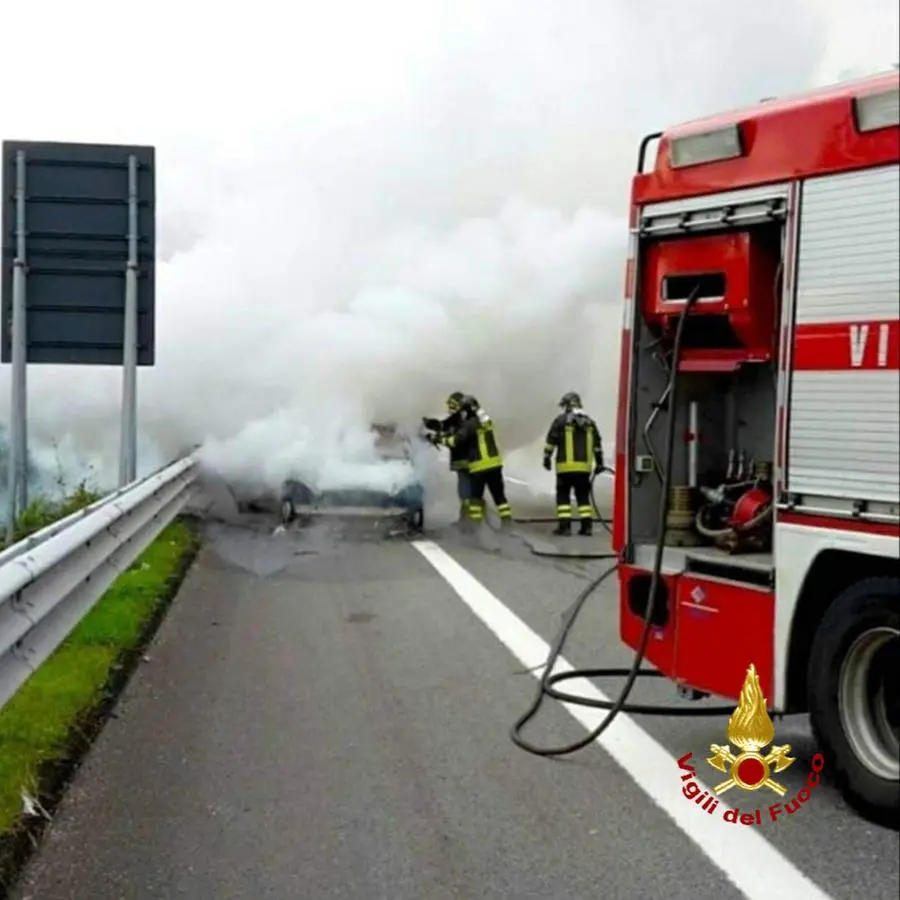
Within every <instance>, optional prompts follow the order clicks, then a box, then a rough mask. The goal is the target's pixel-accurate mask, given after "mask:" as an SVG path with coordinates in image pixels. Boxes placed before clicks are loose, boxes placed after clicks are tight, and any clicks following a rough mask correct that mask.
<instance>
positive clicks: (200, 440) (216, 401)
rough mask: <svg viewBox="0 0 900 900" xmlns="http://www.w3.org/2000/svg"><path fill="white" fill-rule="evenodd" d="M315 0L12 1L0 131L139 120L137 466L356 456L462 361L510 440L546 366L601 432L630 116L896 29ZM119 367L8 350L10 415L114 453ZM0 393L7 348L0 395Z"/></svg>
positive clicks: (755, 91) (660, 7)
mask: <svg viewBox="0 0 900 900" xmlns="http://www.w3.org/2000/svg"><path fill="white" fill-rule="evenodd" d="M324 6H325V5H324V4H320V3H315V4H312V3H310V4H303V3H295V4H293V5H291V6H290V7H285V6H283V5H281V4H278V5H275V4H271V5H269V4H267V3H266V2H257V3H255V4H254V5H253V8H252V14H251V12H250V10H249V9H247V10H246V11H245V10H243V9H241V11H240V12H239V13H229V12H227V11H226V10H224V9H217V11H216V14H215V15H214V16H213V17H212V18H210V16H209V13H208V9H209V7H208V5H207V4H200V3H190V2H181V3H179V4H178V5H177V6H175V5H174V4H171V3H165V2H163V3H158V4H156V5H155V6H154V9H153V12H152V16H153V18H152V19H148V18H147V16H146V14H145V13H142V12H137V11H135V12H131V11H130V10H129V9H126V8H123V7H122V6H121V4H114V5H113V4H110V3H105V2H90V0H86V2H83V3H81V4H79V5H78V7H77V10H73V9H71V8H69V7H66V6H63V5H62V4H59V9H58V10H56V9H54V10H53V11H52V15H50V16H48V15H47V12H48V10H47V9H46V5H44V6H43V7H42V8H41V11H40V12H39V13H38V12H37V11H35V12H28V11H23V12H22V13H20V15H21V17H22V18H24V19H29V18H37V17H38V15H40V18H41V20H42V21H43V22H46V21H48V19H52V20H53V21H54V23H55V27H56V30H55V31H54V32H53V33H52V34H51V35H50V37H49V38H48V41H47V44H46V49H45V50H44V51H42V52H43V53H44V54H45V55H44V57H43V61H42V63H41V65H40V66H32V67H30V68H29V67H27V66H26V67H25V69H23V61H22V60H21V59H19V58H18V57H19V56H20V55H21V54H22V53H24V52H26V51H25V49H24V45H22V46H21V47H20V45H18V44H16V43H11V44H10V45H9V46H7V48H6V49H5V50H4V53H3V55H2V57H0V68H2V70H3V72H4V74H5V75H6V76H7V77H6V83H7V84H13V83H15V82H16V77H14V76H16V73H18V72H21V71H24V70H28V71H30V72H33V73H34V74H32V75H30V76H29V79H34V81H31V80H30V81H29V85H30V87H31V88H32V93H30V94H29V95H28V99H27V101H26V100H19V99H18V95H17V94H16V93H14V92H8V93H7V95H6V96H5V98H4V104H3V107H2V109H0V126H2V131H3V134H4V136H6V137H9V138H16V139H31V140H39V139H50V140H54V139H55V140H84V141H109V142H116V141H121V142H134V143H141V142H146V143H152V144H155V145H156V147H157V165H158V174H157V179H158V183H157V194H158V217H159V226H158V230H159V263H158V275H157V310H158V326H157V338H158V351H157V360H158V363H157V365H156V367H154V368H153V369H152V370H147V371H141V373H140V376H139V392H140V397H139V409H140V423H141V430H142V441H141V452H142V458H141V461H140V462H141V469H142V470H145V471H146V470H148V469H150V468H153V467H154V466H156V465H158V464H160V463H161V462H162V461H164V460H165V459H167V458H171V456H173V455H174V454H176V453H179V452H183V451H184V450H185V449H187V448H189V447H192V446H195V445H198V444H199V445H203V446H204V453H205V457H206V459H207V460H208V462H209V463H210V465H212V466H214V467H215V468H217V469H218V470H219V471H220V472H222V473H223V474H225V475H226V476H227V477H229V478H238V479H239V478H241V477H252V478H254V479H256V480H262V481H264V482H265V483H267V484H268V485H269V486H272V487H275V486H277V483H278V482H279V481H280V480H281V479H282V478H283V477H284V476H285V475H286V474H288V473H289V472H291V471H296V470H298V468H299V469H301V470H302V471H303V472H304V473H306V476H307V477H309V478H310V479H312V480H314V481H318V482H320V483H322V484H325V485H340V483H341V482H342V481H347V480H350V481H359V480H360V479H362V480H363V481H366V482H371V481H372V479H374V478H376V477H378V476H376V475H375V474H373V472H374V471H375V470H374V469H373V468H372V465H371V463H372V462H373V461H374V450H373V449H372V445H371V441H370V440H369V436H368V431H367V429H368V425H369V423H370V422H371V421H373V420H378V421H398V422H400V423H401V424H406V425H411V426H415V424H416V423H417V422H418V417H419V416H421V415H422V414H439V413H440V412H441V410H442V408H443V400H444V398H445V397H446V394H447V393H448V392H449V391H451V390H455V389H462V390H467V391H471V392H473V393H475V394H476V396H477V397H478V398H479V400H480V401H481V402H482V404H483V405H484V406H485V407H486V408H487V409H488V411H489V412H490V413H491V414H492V415H493V416H494V417H495V419H496V421H497V424H498V429H499V436H500V440H501V443H502V445H503V448H504V449H505V450H507V451H511V450H513V449H514V448H528V447H530V446H531V445H533V443H534V442H535V441H536V440H537V439H539V438H540V437H541V435H542V432H543V430H544V429H545V427H546V425H547V422H548V420H549V418H550V417H551V416H552V415H553V413H554V412H555V402H556V400H557V399H558V396H559V395H560V394H561V393H563V392H564V391H567V390H578V391H580V392H581V394H582V397H583V399H584V401H585V405H586V406H587V407H588V408H589V410H590V411H592V412H593V414H594V415H595V416H596V417H597V419H598V421H599V423H600V425H601V429H602V431H603V432H604V435H605V436H606V438H607V440H611V439H612V425H613V421H614V404H615V392H616V378H617V360H618V344H619V338H618V331H619V327H620V298H621V290H622V278H623V269H624V250H625V246H626V239H627V226H626V212H627V196H628V188H629V179H630V176H631V174H632V167H633V164H634V157H635V152H636V147H637V144H638V142H639V140H640V137H641V135H642V134H644V133H647V132H650V131H654V130H658V129H659V128H660V127H664V126H665V125H667V124H671V123H674V122H677V121H680V120H684V119H687V118H690V117H693V116H698V115H703V114H706V113H708V112H710V111H713V110H716V109H719V108H727V107H729V106H736V105H741V104H744V103H752V102H755V101H756V100H758V99H759V98H761V97H764V96H772V95H778V94H784V93H788V92H791V91H795V90H797V89H801V88H804V87H806V86H808V85H811V84H813V83H816V82H821V81H825V80H830V79H833V78H834V77H835V76H837V75H839V74H841V73H842V72H844V71H845V70H847V69H848V68H850V67H852V66H858V65H859V64H860V61H863V62H864V63H865V65H866V67H867V68H883V67H884V66H885V65H887V64H890V63H891V62H892V61H893V59H892V58H891V54H892V53H893V48H894V47H895V46H896V44H897V20H898V14H897V11H896V9H895V7H894V4H893V3H890V4H889V3H887V2H882V0H878V2H877V3H876V2H873V3H871V4H869V7H868V10H867V15H866V16H862V15H861V14H860V13H859V10H858V9H856V7H851V6H850V4H849V3H847V2H840V3H836V2H830V3H826V2H824V0H794V2H790V0H758V2H756V3H754V4H743V5H740V6H734V5H729V4H721V3H715V2H706V0H683V2H681V3H679V4H675V5H672V4H663V3H649V2H647V0H643V2H642V0H607V2H604V3H598V2H596V0H566V2H560V3H557V4H551V3H546V2H538V0H518V2H515V3H513V2H508V0H490V2H489V0H454V2H438V0H416V2H412V0H409V2H400V0H395V2H388V0H384V2H381V3H378V4H370V3H364V2H357V3H351V2H349V0H348V2H332V3H331V4H329V5H328V8H327V10H326V9H324ZM851 9H852V10H853V12H852V16H851V14H850V10H851ZM876 9H877V10H878V11H879V12H878V13H877V14H876V13H875V10H876ZM132 16H133V17H134V22H133V23H129V21H128V20H129V18H130V17H132ZM287 16H290V18H286V17H287ZM845 16H846V18H845ZM103 22H106V23H108V27H107V28H106V29H104V27H102V24H99V23H103ZM698 23H702V27H701V25H698ZM32 24H33V25H34V27H37V23H32ZM130 28H132V29H133V31H131V33H132V34H133V35H134V36H135V40H134V43H133V44H129V43H127V42H125V41H124V38H125V36H127V34H128V33H129V29H130ZM20 30H21V31H23V32H26V33H28V32H29V31H30V30H31V29H30V26H29V24H28V23H27V22H23V23H22V28H21V29H20ZM876 51H879V52H881V51H883V52H881V56H882V57H884V58H883V59H878V60H876V57H877V56H878V52H876ZM28 52H31V51H28ZM76 62H77V69H78V71H79V73H80V74H79V78H78V79H77V81H76V80H73V79H71V78H69V79H67V78H66V77H65V73H66V72H69V71H70V70H71V69H72V66H73V65H76ZM84 85H102V89H100V88H98V89H96V90H95V89H93V88H92V89H91V90H90V91H88V90H87V89H86V88H84ZM23 96H25V95H23ZM120 381H121V376H120V374H119V373H118V372H117V371H116V370H99V369H94V370H91V369H78V370H71V369H68V370H67V369H58V368H57V369H54V368H52V367H36V366H35V367H31V368H30V369H29V409H30V428H31V435H30V437H31V440H32V445H33V446H37V447H41V446H46V444H47V442H48V441H49V440H50V439H56V440H59V441H61V442H64V446H67V447H69V448H70V450H71V452H72V453H75V452H76V451H77V453H78V454H80V455H81V456H80V457H79V458H80V459H81V460H82V461H84V460H87V461H89V462H90V463H92V464H93V465H94V466H95V467H96V468H97V469H98V470H99V471H100V472H102V473H105V474H106V475H112V477H114V475H115V470H114V467H113V464H114V462H115V460H116V452H117V440H118V405H119V394H120ZM8 398H9V374H8V367H4V370H3V371H2V372H0V415H2V416H3V418H4V419H5V418H6V416H7V414H8V408H9V399H8ZM529 453H530V451H529ZM434 456H435V454H434V453H433V452H432V453H431V455H430V457H429V458H431V459H433V458H434ZM525 458H528V459H530V458H531V457H530V455H526V457H525ZM360 467H362V468H360ZM395 474H396V473H389V474H388V475H385V477H389V478H394V476H395ZM101 480H102V479H101Z"/></svg>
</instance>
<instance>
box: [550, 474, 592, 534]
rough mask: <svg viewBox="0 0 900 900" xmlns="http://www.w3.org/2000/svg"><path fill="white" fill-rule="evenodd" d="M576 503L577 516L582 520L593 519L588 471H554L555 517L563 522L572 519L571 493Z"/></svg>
mask: <svg viewBox="0 0 900 900" xmlns="http://www.w3.org/2000/svg"><path fill="white" fill-rule="evenodd" d="M573 492H574V494H575V502H576V503H577V504H578V518H579V519H581V521H582V522H585V521H587V522H593V521H594V507H593V504H592V503H591V473H590V472H557V473H556V518H557V519H558V520H559V521H560V523H563V522H569V521H571V519H572V493H573Z"/></svg>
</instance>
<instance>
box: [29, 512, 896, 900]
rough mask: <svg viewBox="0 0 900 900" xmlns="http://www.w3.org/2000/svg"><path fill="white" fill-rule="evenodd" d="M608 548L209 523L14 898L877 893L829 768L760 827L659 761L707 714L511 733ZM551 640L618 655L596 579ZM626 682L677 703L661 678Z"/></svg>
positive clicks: (887, 852) (691, 744)
mask: <svg viewBox="0 0 900 900" xmlns="http://www.w3.org/2000/svg"><path fill="white" fill-rule="evenodd" d="M528 528H531V529H532V531H531V532H530V534H531V535H534V534H535V533H537V532H536V531H535V530H534V529H538V528H540V526H525V527H523V528H522V529H521V530H520V532H521V533H522V534H525V533H527V532H528ZM547 528H549V526H545V529H547ZM571 540H572V541H575V540H577V539H576V538H572V539H571ZM600 543H602V541H600V540H598V541H595V542H594V544H596V545H599V544H600ZM606 565H607V563H605V562H602V561H588V562H578V561H570V560H555V559H547V558H541V557H537V556H535V555H532V554H531V552H530V551H529V549H528V546H527V545H526V543H525V542H524V541H523V540H522V538H521V537H520V536H517V535H515V534H513V535H504V536H502V537H495V536H491V540H490V541H487V542H481V543H479V542H476V541H474V540H473V539H471V538H465V537H463V536H459V535H457V534H455V533H454V532H452V530H446V531H443V532H440V533H437V534H435V535H434V536H433V540H431V541H428V542H424V543H420V544H418V545H416V544H410V543H409V542H407V541H405V540H402V539H392V540H381V541H379V540H375V539H374V537H373V536H372V535H371V534H370V533H369V532H368V531H367V530H366V529H364V528H363V527H362V526H356V527H353V528H344V527H343V526H338V525H337V524H336V523H334V524H330V525H327V526H326V525H322V526H321V527H318V528H316V529H313V530H312V531H311V532H306V533H303V534H299V533H290V532H289V533H286V534H280V535H274V536H273V535H272V534H271V528H268V529H266V528H265V527H264V525H263V524H259V525H257V526H254V525H252V524H250V525H247V526H246V527H242V528H239V527H235V526H230V525H221V524H220V525H211V526H210V527H209V535H208V541H207V543H206V546H205V548H204V550H203V551H202V553H201V555H200V557H199V559H198V561H197V563H196V564H195V566H194V568H193V569H192V571H191V573H190V575H189V576H188V579H187V580H186V582H185V584H184V586H183V588H182V590H181V592H180V595H179V597H178V599H177V601H176V603H175V605H174V606H173V608H172V611H171V613H170V614H169V616H168V618H167V619H166V621H165V622H164V624H163V626H162V628H161V630H160V632H159V635H158V637H157V639H156V641H155V644H154V645H153V646H152V648H151V649H150V651H149V653H148V656H147V659H146V661H145V662H144V663H143V664H142V665H141V667H140V668H139V670H138V671H137V673H136V675H135V677H134V678H133V680H132V682H131V683H130V685H129V687H128V689H127V690H126V692H125V694H124V695H123V698H122V700H121V702H120V704H119V706H118V709H117V714H116V717H115V718H113V719H111V720H110V722H109V724H108V725H107V727H106V728H105V730H104V732H103V733H102V735H101V736H100V738H99V739H98V741H97V743H96V745H95V747H94V749H93V750H92V752H91V753H90V754H89V756H88V758H87V760H86V762H85V764H84V766H83V767H82V769H81V770H80V772H79V773H78V775H77V777H76V779H75V781H74V783H73V785H72V787H71V789H70V791H69V794H68V795H67V797H66V799H65V800H64V802H63V804H62V805H61V807H60V809H59V811H58V813H57V816H56V820H55V822H54V823H53V825H52V826H51V828H50V829H49V831H48V833H47V836H46V838H45V841H44V843H43V846H42V848H41V850H40V852H39V853H38V855H37V856H36V857H35V859H34V860H33V862H32V864H31V865H30V867H29V868H28V869H27V870H26V872H25V874H24V876H23V879H22V881H21V883H20V886H19V887H18V888H17V890H16V891H15V892H14V894H13V896H14V897H15V898H16V900H25V898H33V900H64V898H65V900H69V898H73V900H131V898H136V900H137V898H140V900H143V898H160V900H163V898H191V900H218V898H223V900H227V898H244V897H246V898H254V900H256V898H283V900H295V898H303V900H319V898H322V900H324V898H336V900H445V898H447V900H449V898H467V900H468V898H471V900H490V898H498V900H500V898H504V900H505V898H509V900H593V898H597V900H632V898H634V900H651V898H670V900H676V898H695V900H699V898H715V900H730V898H738V897H742V896H745V897H751V898H759V900H763V898H766V900H773V898H790V900H806V898H809V900H816V898H826V897H831V898H835V900H851V898H854V900H855V898H859V897H865V898H867V900H882V898H884V900H887V898H892V900H893V898H895V897H896V896H897V895H898V888H900V876H898V868H900V865H898V855H900V854H898V850H900V847H898V835H897V833H896V832H892V831H888V830H885V829H881V828H879V827H877V826H874V825H871V824H869V823H867V822H866V821H864V820H862V819H860V818H859V817H857V816H856V815H855V814H854V813H853V812H852V811H850V810H848V809H847V808H846V807H845V805H844V804H843V802H842V801H841V799H840V797H839V796H838V794H837V793H836V791H835V790H834V788H833V787H832V786H831V785H829V784H828V783H825V784H823V785H822V786H820V787H818V788H817V789H816V790H815V791H814V792H813V794H812V796H811V797H810V799H809V801H808V802H807V803H806V804H805V805H804V806H803V807H802V808H801V809H800V811H799V812H798V813H797V814H795V815H793V816H790V817H783V818H780V819H779V820H778V821H777V822H771V821H765V820H763V821H762V823H761V824H760V825H758V826H757V825H753V826H744V825H741V824H730V823H728V822H725V821H723V820H722V818H721V817H720V815H719V814H718V813H721V812H722V811H723V810H719V811H717V814H716V815H709V814H707V813H705V812H704V811H703V810H701V809H700V808H698V807H697V806H696V805H695V804H693V803H691V802H690V801H688V800H687V799H686V798H685V797H684V796H683V795H682V793H681V785H682V782H681V780H680V778H679V775H680V774H681V773H680V772H679V770H678V766H677V763H676V760H677V759H678V758H679V757H682V756H684V754H686V753H688V752H693V754H694V762H696V763H697V765H698V776H699V777H700V778H701V780H704V781H707V783H709V781H711V780H712V778H713V776H715V775H716V774H717V773H715V772H714V771H712V770H709V767H708V766H706V764H705V762H703V760H704V759H705V756H706V755H708V754H707V753H706V748H707V747H708V746H709V744H710V743H713V742H718V743H722V742H724V740H725V733H724V730H725V721H724V719H722V720H720V719H719V718H712V719H690V720H684V719H671V718H670V719H661V718H646V717H640V718H633V719H628V718H626V717H621V718H620V719H619V720H618V721H617V722H616V723H615V724H614V726H613V727H612V729H611V730H610V731H609V732H607V734H606V735H605V736H604V737H603V738H602V739H601V741H602V744H595V745H592V746H590V747H588V748H587V749H585V750H582V751H581V752H580V753H578V754H576V755H574V756H572V757H569V758H567V759H564V760H559V759H557V760H546V759H541V758H537V757H534V756H531V755H529V754H526V753H525V752H523V751H522V750H520V749H518V748H517V747H515V746H514V745H513V744H512V742H511V741H510V739H509V736H508V730H509V727H510V725H511V723H512V722H513V721H514V720H515V718H516V717H517V716H518V715H519V714H520V713H521V712H522V711H523V710H524V708H525V707H526V706H527V704H528V703H529V701H530V700H531V698H532V696H533V693H534V690H535V687H536V684H537V682H536V673H535V672H529V671H528V669H530V668H532V667H536V666H539V664H540V663H541V662H542V659H543V656H544V654H545V652H546V644H545V642H546V641H549V640H550V639H551V638H552V637H553V635H554V633H555V632H556V630H557V628H558V627H559V624H560V619H561V616H562V614H563V613H564V612H565V610H566V609H567V607H569V606H570V604H571V602H572V601H573V599H574V598H575V596H576V595H577V594H578V592H579V591H580V590H581V589H582V587H583V586H584V585H585V584H586V582H587V580H588V579H590V578H591V577H592V576H594V575H595V574H596V573H598V572H600V571H601V570H602V567H604V566H606ZM565 655H566V659H567V660H568V661H569V662H570V663H571V664H572V665H575V666H591V665H593V666H605V665H610V666H615V665H625V664H627V663H628V662H629V659H628V654H627V652H626V651H624V650H623V648H621V647H620V646H619V643H618V637H617V622H616V600H615V593H614V589H613V586H612V585H610V586H609V589H606V590H600V591H598V592H597V595H596V596H595V597H594V598H593V600H592V601H589V606H588V607H587V609H586V610H585V612H584V614H583V616H582V618H581V619H580V621H579V624H578V625H577V626H576V632H575V634H574V635H573V637H572V640H571V642H570V645H569V647H568V648H567V650H566V653H565ZM597 688H599V690H601V691H604V692H605V693H606V694H607V695H614V694H615V692H616V689H617V686H616V685H615V684H597V685H596V686H594V688H590V687H589V688H588V689H597ZM632 699H633V700H637V701H640V700H642V699H644V700H650V701H662V702H673V703H674V702H686V701H678V700H677V698H676V697H675V695H674V690H673V689H672V687H671V686H669V685H667V684H665V683H663V682H655V681H651V682H649V683H642V684H640V685H639V687H638V689H637V691H636V693H635V695H634V696H633V697H632ZM578 716H579V717H580V721H579V719H576V718H575V716H573V715H572V714H571V713H570V712H568V711H567V710H566V709H564V708H563V707H561V706H559V705H558V704H554V703H552V702H550V703H548V704H547V708H546V709H545V710H544V711H543V712H542V713H541V715H540V719H539V720H538V721H537V722H536V723H535V724H534V726H533V727H531V729H530V731H529V736H530V737H531V738H533V739H534V740H536V741H542V742H545V743H550V744H555V743H558V742H561V741H569V740H572V739H575V738H578V737H581V736H582V735H584V734H585V726H586V725H588V726H589V725H590V724H591V722H592V721H594V720H595V719H596V716H594V714H593V713H590V712H588V713H585V712H583V711H582V712H578ZM776 728H777V733H778V739H779V741H782V742H790V744H791V745H792V746H793V748H794V752H795V754H796V755H797V757H798V762H797V763H796V764H795V765H794V766H793V767H792V768H790V769H788V770H787V771H786V772H784V773H783V775H782V776H781V777H782V778H783V780H784V782H785V783H786V784H787V786H788V788H789V792H790V793H789V796H790V795H793V794H794V793H795V792H796V791H797V790H799V789H800V787H801V786H802V783H803V781H804V779H805V777H806V775H807V773H808V771H809V760H810V759H811V757H812V754H813V753H814V752H815V748H814V746H813V744H812V740H811V737H810V735H809V733H808V731H807V729H806V726H805V724H804V722H803V721H802V720H792V719H786V720H783V721H781V722H777V723H776ZM704 768H705V769H708V770H709V771H707V772H703V771H702V770H703V769H704ZM748 798H749V799H748ZM776 799H777V798H776ZM731 802H734V803H738V804H740V805H741V809H742V811H743V810H750V809H754V808H755V807H756V806H757V805H763V804H758V803H757V802H755V801H754V797H753V796H752V795H747V794H745V795H743V797H740V798H734V799H732V801H731ZM771 802H772V801H771V800H767V801H766V803H771Z"/></svg>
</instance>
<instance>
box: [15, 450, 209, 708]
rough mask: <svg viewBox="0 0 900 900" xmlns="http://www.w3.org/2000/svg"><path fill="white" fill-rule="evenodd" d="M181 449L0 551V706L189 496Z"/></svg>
mask: <svg viewBox="0 0 900 900" xmlns="http://www.w3.org/2000/svg"><path fill="white" fill-rule="evenodd" d="M197 468H198V464H197V462H196V460H195V459H194V458H193V457H190V456H189V457H185V458H184V459H181V460H178V462H175V463H172V464H171V465H169V466H167V467H166V468H164V469H161V470H160V471H159V472H156V473H154V474H153V475H148V476H147V477H146V478H142V479H139V480H137V481H134V482H132V483H131V484H130V485H127V486H126V487H124V488H122V489H120V490H118V491H116V492H114V493H113V494H110V495H109V496H107V497H104V498H103V499H102V500H98V501H97V502H96V503H94V504H92V505H91V506H90V507H87V508H86V509H84V510H80V511H79V512H77V513H73V514H72V515H71V516H67V517H66V518H65V519H63V520H61V521H59V522H57V523H55V524H54V525H51V526H49V527H48V528H45V529H42V530H41V531H40V532H36V533H35V534H34V535H31V537H30V538H27V539H25V540H23V541H20V542H19V543H18V544H15V545H13V546H12V547H9V548H8V549H7V550H5V551H4V552H3V553H2V554H0V708H2V707H3V706H4V705H5V704H6V703H7V702H8V701H9V699H10V698H11V697H12V696H13V695H14V694H15V693H16V691H17V690H18V689H19V687H21V685H22V683H23V682H24V681H25V680H26V679H27V678H28V677H29V676H30V675H31V674H32V673H33V672H35V671H36V670H37V669H38V668H39V667H40V666H41V665H42V664H43V663H44V661H45V660H46V659H47V658H48V657H49V656H50V654H51V653H53V651H54V650H55V649H56V648H57V647H58V646H59V645H60V644H61V643H62V642H63V640H65V638H66V637H67V636H68V634H69V633H70V632H71V631H72V629H73V628H74V627H75V626H76V625H77V624H78V623H79V622H80V621H81V620H82V619H83V618H84V616H85V615H86V614H87V613H88V611H89V610H90V609H91V608H92V607H93V606H94V604H95V603H96V602H97V601H98V600H99V599H100V597H101V596H102V595H103V593H104V591H106V589H107V588H108V587H109V586H110V585H111V584H112V582H113V581H115V579H116V578H117V577H118V576H119V575H121V574H122V573H123V572H124V571H125V570H126V569H127V568H128V567H129V566H130V565H131V564H132V563H133V562H134V560H135V559H136V558H137V557H138V556H139V555H140V554H141V553H142V552H143V551H144V550H146V549H147V547H148V546H149V545H150V544H151V543H152V542H153V540H154V539H155V538H156V537H157V535H158V534H159V533H160V532H161V531H162V530H163V528H165V527H166V525H168V524H169V523H170V522H171V521H172V520H173V519H174V518H175V517H176V516H177V515H178V513H179V512H181V510H182V509H183V508H184V507H185V505H186V504H187V503H188V502H189V501H190V499H191V497H192V494H193V491H194V486H195V481H196V478H197Z"/></svg>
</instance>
